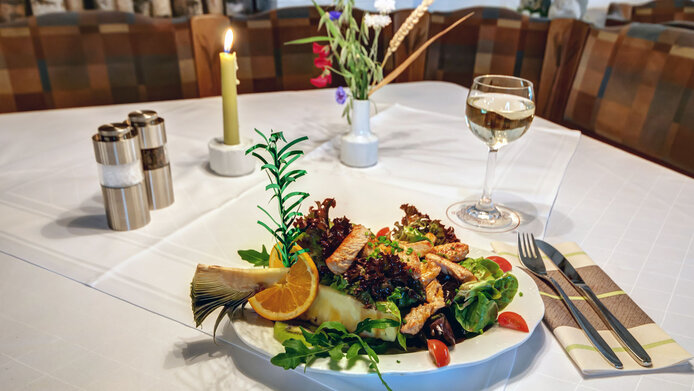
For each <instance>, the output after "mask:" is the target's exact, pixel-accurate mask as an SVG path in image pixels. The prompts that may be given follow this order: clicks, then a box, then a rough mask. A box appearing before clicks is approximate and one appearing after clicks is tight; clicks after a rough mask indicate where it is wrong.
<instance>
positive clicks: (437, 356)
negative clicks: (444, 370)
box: [427, 339, 451, 368]
mask: <svg viewBox="0 0 694 391" xmlns="http://www.w3.org/2000/svg"><path fill="white" fill-rule="evenodd" d="M427 346H428V347H429V354H430V355H431V358H432V359H433V360H434V364H436V366H437V367H439V368H441V367H445V366H446V365H448V364H450V362H451V356H450V354H449V353H448V346H446V344H445V343H443V342H441V341H439V340H438V339H428V340H427Z"/></svg>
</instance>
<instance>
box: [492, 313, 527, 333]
mask: <svg viewBox="0 0 694 391" xmlns="http://www.w3.org/2000/svg"><path fill="white" fill-rule="evenodd" d="M497 320H498V321H499V326H501V327H506V328H507V329H513V330H518V331H523V332H525V333H527V332H528V324H527V323H525V319H523V317H522V316H520V315H518V314H517V313H515V312H511V311H506V312H502V313H500V314H499V318H498V319H497Z"/></svg>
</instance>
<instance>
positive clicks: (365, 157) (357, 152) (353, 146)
mask: <svg viewBox="0 0 694 391" xmlns="http://www.w3.org/2000/svg"><path fill="white" fill-rule="evenodd" d="M369 106H370V102H369V101H368V100H357V99H355V100H354V101H352V117H351V118H352V131H351V132H349V133H347V134H345V135H344V136H342V139H341V140H340V141H341V142H340V161H341V162H342V163H343V164H344V165H346V166H350V167H356V168H365V167H371V166H373V165H375V164H376V162H378V137H376V135H375V134H373V133H371V121H370V120H371V116H370V112H369V109H370V107H369Z"/></svg>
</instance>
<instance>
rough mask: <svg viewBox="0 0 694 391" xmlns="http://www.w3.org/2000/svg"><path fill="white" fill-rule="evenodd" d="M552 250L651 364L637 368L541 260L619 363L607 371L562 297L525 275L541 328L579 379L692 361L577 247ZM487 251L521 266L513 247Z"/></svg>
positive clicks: (586, 306)
mask: <svg viewBox="0 0 694 391" xmlns="http://www.w3.org/2000/svg"><path fill="white" fill-rule="evenodd" d="M555 247H556V248H557V250H559V251H560V252H561V253H562V254H564V256H565V257H566V258H567V259H568V260H569V261H570V262H571V264H572V265H573V266H574V268H576V270H577V271H578V273H579V274H580V275H581V277H582V278H583V279H584V280H585V281H586V282H587V283H588V285H589V286H590V287H591V288H592V289H593V291H594V292H595V294H596V295H597V296H598V297H599V298H600V299H601V301H602V302H603V304H605V306H606V307H607V309H609V310H610V311H611V312H612V313H613V314H614V315H615V316H616V317H617V318H618V319H619V320H620V321H621V322H622V324H624V326H625V327H626V328H628V329H629V331H630V332H631V333H632V334H633V335H634V337H636V339H637V340H638V341H639V342H640V343H641V344H642V346H643V347H644V349H646V351H647V352H648V354H649V355H650V356H651V359H652V360H653V366H652V367H651V368H644V367H642V366H640V365H639V364H637V363H636V361H634V360H633V359H632V358H631V356H629V354H628V353H627V352H626V350H625V349H624V348H623V347H622V346H621V345H620V344H619V342H618V341H617V339H616V337H615V336H614V335H613V334H612V332H611V331H610V330H609V329H608V328H607V326H605V324H604V323H603V322H602V321H601V320H600V318H599V317H598V315H597V314H596V313H595V311H593V308H592V307H591V306H590V305H589V304H588V303H587V302H586V301H585V300H584V299H583V297H582V296H581V294H580V293H579V292H577V291H576V290H575V289H574V288H573V287H572V286H571V285H570V284H569V282H568V281H567V280H566V279H565V278H564V277H562V276H561V274H560V272H559V271H558V270H557V268H556V266H555V265H554V264H553V263H552V261H551V260H549V259H547V258H545V257H544V256H543V258H544V259H545V266H546V267H547V272H548V273H549V274H550V275H552V276H553V277H554V279H555V280H557V281H558V282H559V284H560V285H561V286H562V288H564V290H565V291H566V294H567V295H568V296H569V297H570V298H571V300H573V301H574V304H576V307H578V309H579V310H581V312H583V314H584V315H585V316H586V318H588V320H589V321H590V323H592V324H593V326H595V328H596V329H597V330H598V332H599V333H600V335H601V336H602V337H603V338H604V339H605V341H606V342H607V343H608V344H609V345H610V346H611V347H612V349H613V350H614V351H615V353H617V356H618V357H619V359H620V360H621V361H622V363H623V364H624V369H622V370H617V369H615V368H614V367H612V366H611V365H610V364H609V363H608V362H607V361H606V360H605V359H604V358H603V357H602V356H601V355H600V353H598V351H597V349H596V348H595V347H594V346H593V345H592V344H591V342H590V341H589V340H588V337H586V335H585V334H584V333H583V331H582V330H581V329H580V328H579V326H578V324H577V323H576V321H575V320H574V319H573V317H572V316H571V313H570V312H569V310H568V309H567V308H566V305H564V303H563V302H562V300H561V297H559V296H558V295H557V293H556V292H555V291H554V290H553V289H552V287H551V286H550V285H548V284H546V283H545V282H543V281H542V280H540V279H538V278H536V277H535V276H533V275H532V274H530V273H529V272H528V274H530V275H531V277H533V279H534V280H535V283H536V284H537V286H538V288H539V289H540V295H541V296H542V301H543V302H544V303H545V317H544V322H545V324H546V325H547V327H549V329H550V331H552V333H553V334H554V336H555V337H556V338H557V340H558V341H559V343H560V344H561V346H563V347H564V349H565V350H566V353H568V355H569V356H570V357H571V359H572V360H573V361H574V363H576V366H578V368H579V369H580V370H581V372H583V373H584V374H598V373H618V372H619V373H622V372H628V371H643V370H654V369H659V368H665V367H669V366H673V365H677V364H680V363H683V362H686V361H687V360H689V359H691V358H692V355H691V354H690V353H689V352H687V351H686V350H685V349H684V348H683V347H682V346H680V345H679V344H677V342H675V340H674V339H672V337H670V336H669V335H668V334H667V333H665V331H663V329H661V328H660V327H658V325H656V324H655V323H654V322H653V320H651V318H650V317H649V316H648V315H646V313H645V312H643V310H641V308H639V306H638V305H636V303H634V302H633V301H632V300H631V298H629V296H628V295H627V294H626V293H625V292H624V291H622V290H621V289H620V288H619V286H617V284H615V283H614V281H612V279H611V278H610V277H609V276H608V275H607V274H606V273H605V272H604V271H603V270H602V269H601V268H600V267H599V266H598V265H596V264H595V263H594V262H593V260H591V259H590V257H589V256H588V255H587V254H586V253H585V252H583V250H581V248H580V247H579V246H578V245H577V244H576V243H563V244H561V245H558V246H555ZM492 248H493V249H494V252H495V253H497V254H499V255H501V256H503V257H504V258H506V259H507V260H508V261H509V262H511V263H512V264H513V265H514V266H519V267H522V266H521V263H520V260H519V259H518V248H517V247H516V246H515V245H511V244H508V243H502V242H493V243H492Z"/></svg>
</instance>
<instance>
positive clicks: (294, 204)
mask: <svg viewBox="0 0 694 391" xmlns="http://www.w3.org/2000/svg"><path fill="white" fill-rule="evenodd" d="M255 132H256V133H258V134H259V135H260V137H262V138H263V140H264V141H265V143H262V142H261V143H258V144H256V145H254V146H252V147H250V148H249V149H248V150H247V151H246V155H248V154H252V155H253V156H255V157H256V158H257V159H258V160H260V161H261V162H263V165H262V167H261V169H262V170H265V173H266V174H267V176H268V178H269V179H270V184H269V185H267V186H265V190H272V192H273V195H272V197H271V198H270V202H271V201H272V200H273V199H275V198H276V199H277V210H278V215H279V219H275V218H274V217H272V215H271V214H270V213H269V212H268V211H267V210H265V208H263V207H262V206H260V205H258V209H260V210H261V211H263V213H265V215H267V217H269V218H270V221H272V223H273V224H274V225H275V226H276V228H275V229H272V228H270V226H269V225H268V224H266V223H264V222H263V221H260V220H258V224H260V225H261V226H263V228H265V229H266V230H267V231H268V232H270V233H271V234H272V236H273V237H274V238H275V239H277V242H278V243H279V244H280V246H278V247H279V248H278V250H279V254H280V257H281V259H282V263H283V264H284V266H286V267H290V266H292V265H293V264H294V263H295V262H296V259H297V257H298V256H299V255H300V254H301V253H302V252H305V251H306V250H301V251H298V252H292V251H291V250H292V247H294V242H296V239H297V238H298V237H299V235H301V229H299V228H297V227H294V220H296V218H297V217H299V216H301V212H299V207H300V206H301V202H302V201H303V200H305V199H306V197H308V193H305V192H302V191H292V192H287V188H288V187H289V185H290V184H291V183H292V182H296V180H297V179H299V178H301V177H302V176H304V175H306V170H290V169H289V166H291V164H292V163H294V162H295V161H296V160H297V159H298V158H299V157H301V155H303V154H304V152H303V151H302V150H300V149H292V147H293V146H295V145H297V144H298V143H300V142H302V141H306V140H308V137H306V136H304V137H299V138H297V139H294V140H292V141H289V142H287V140H286V139H285V138H284V134H282V132H271V133H270V137H267V136H265V135H264V134H263V133H262V132H261V131H259V130H258V129H255ZM279 143H284V144H285V145H284V146H281V147H280V145H278V144H279ZM260 152H265V153H264V155H265V156H263V155H261V154H260Z"/></svg>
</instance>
